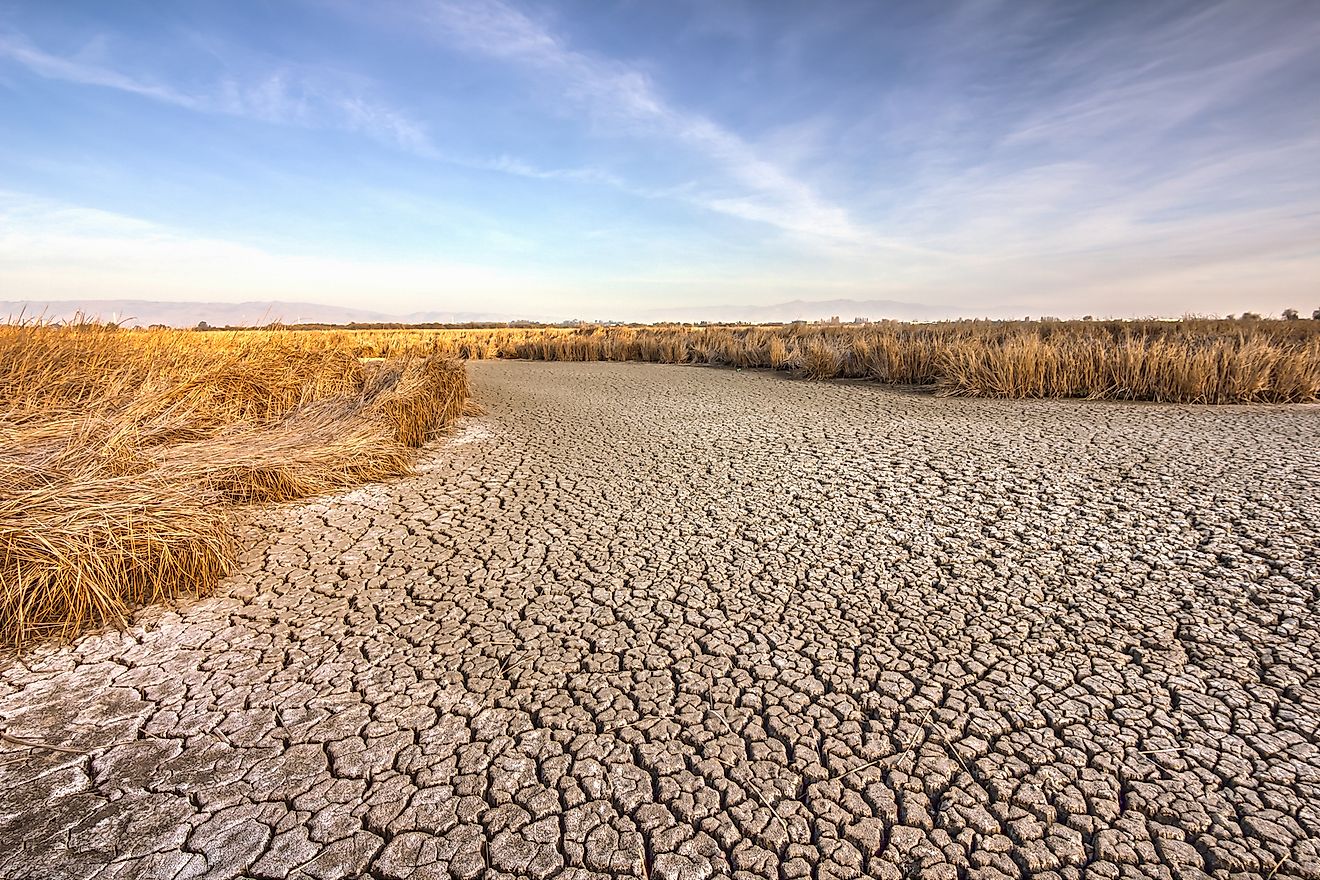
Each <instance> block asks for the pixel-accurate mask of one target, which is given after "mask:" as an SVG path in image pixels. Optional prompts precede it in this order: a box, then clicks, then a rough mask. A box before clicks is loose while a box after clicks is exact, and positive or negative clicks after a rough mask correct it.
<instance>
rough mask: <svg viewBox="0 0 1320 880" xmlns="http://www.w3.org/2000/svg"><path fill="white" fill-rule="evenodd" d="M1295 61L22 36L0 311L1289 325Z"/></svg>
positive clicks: (1029, 31)
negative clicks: (51, 306)
mask: <svg viewBox="0 0 1320 880" xmlns="http://www.w3.org/2000/svg"><path fill="white" fill-rule="evenodd" d="M1316 45H1320V7H1317V6H1315V5H1314V4H1312V3H1308V2H1289V0H1280V2H1277V3H1271V4H1251V3H1246V2H1211V3H1204V2H1173V3H1160V4H1140V3H1135V2H1118V3H1111V4H1103V5H1098V4H1091V3H1085V2H1069V3H1044V2H1027V3H1008V2H971V0H968V2H951V3H948V4H943V5H941V6H940V7H939V8H938V10H935V9H933V5H931V4H921V3H915V2H912V3H889V4H884V5H880V4H871V3H844V2H836V3H825V4H819V5H805V4H794V3H754V2H751V0H746V2H742V0H725V2H712V3H702V2H697V0H688V2H675V3H668V4H635V3H629V2H618V3H594V2H587V0H578V2H557V3H551V2H513V0H509V2H500V0H471V2H457V0H454V2H448V0H433V2H421V0H418V2H400V3H397V4H389V5H366V4H355V3H351V2H347V0H331V2H326V3H313V2H310V0H308V2H291V3H287V4H279V5H256V4H242V3H239V4H221V3H214V2H199V3H193V4H188V5H186V6H171V7H165V8H163V9H162V8H157V7H154V6H151V5H149V4H139V3H121V4H112V5H103V4H93V3H67V4H59V7H58V8H56V7H55V5H54V4H40V3H24V2H17V3H8V4H4V5H2V6H0V116H2V117H3V120H4V129H5V133H6V134H5V137H4V139H3V141H0V300H10V301H16V300H36V301H49V300H112V299H133V300H161V301H173V302H187V301H197V300H203V301H215V302H228V303H240V302H248V301H254V300H280V301H300V302H309V303H324V304H326V305H329V306H337V307H342V308H356V309H362V310H369V311H373V312H380V313H385V314H401V315H402V314H411V313H419V312H456V313H491V314H507V315H511V316H521V315H556V316H559V315H562V316H565V317H567V316H578V317H593V318H615V319H620V320H628V319H632V318H635V317H638V316H643V315H647V314H653V313H658V312H663V311H665V310H694V311H695V310H700V309H710V308H730V309H735V310H737V309H745V310H748V311H751V310H755V309H758V308H765V307H768V306H773V305H777V304H782V303H786V302H792V301H796V300H806V301H823V300H895V301H900V302H905V303H914V304H918V305H919V306H921V307H924V308H929V309H932V310H936V311H938V310H941V309H944V310H948V309H965V310H967V311H968V312H969V313H975V312H976V311H977V310H990V309H1002V308H1008V307H1012V308H1014V309H1016V310H1018V312H1019V313H1020V314H1033V315H1041V314H1051V315H1060V316H1064V317H1067V316H1072V315H1080V314H1083V313H1092V314H1095V315H1097V316H1100V315H1115V316H1123V315H1130V316H1137V315H1170V316H1171V315H1179V314H1184V313H1195V314H1227V313H1240V312H1242V311H1244V310H1250V311H1255V312H1262V313H1266V314H1277V313H1278V312H1279V311H1281V310H1282V309H1284V308H1288V307H1291V308H1297V309H1299V310H1302V311H1303V312H1304V313H1305V314H1309V313H1310V311H1311V310H1312V309H1313V308H1315V307H1317V306H1320V289H1317V287H1316V282H1315V279H1316V278H1320V175H1316V174H1315V173H1314V171H1311V172H1308V171H1306V169H1307V168H1311V169H1315V168H1317V167H1320V55H1317V53H1315V52H1314V51H1313V48H1314V46H1316ZM843 317H844V318H845V320H846V319H848V318H850V317H852V316H850V315H844V316H843Z"/></svg>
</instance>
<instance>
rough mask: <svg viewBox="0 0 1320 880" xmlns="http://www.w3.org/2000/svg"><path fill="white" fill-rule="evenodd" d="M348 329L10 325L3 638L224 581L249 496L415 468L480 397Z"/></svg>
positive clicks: (2, 387) (452, 367) (0, 606)
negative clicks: (383, 353) (371, 354)
mask: <svg viewBox="0 0 1320 880" xmlns="http://www.w3.org/2000/svg"><path fill="white" fill-rule="evenodd" d="M351 343H352V340H351V339H350V338H348V337H345V336H343V335H339V334H312V333H297V334H295V333H280V332H259V333H241V334H201V333H189V332H174V331H150V332H130V331H124V330H116V329H114V328H112V327H106V326H99V325H83V326H73V327H63V328H56V327H42V326H23V327H16V326H7V327H0V643H5V644H9V645H21V644H22V643H23V642H24V641H26V640H28V639H31V638H33V637H37V636H67V635H71V634H72V633H75V632H77V631H78V630H80V629H83V628H85V627H88V626H97V625H101V624H105V623H121V622H122V621H123V620H124V618H125V615H126V614H127V612H128V611H129V609H131V608H132V607H133V606H135V605H139V604H141V603H144V602H151V601H156V600H159V599H161V598H164V597H168V596H174V595H179V594H193V593H200V592H203V591H205V590H206V589H208V588H210V587H211V586H213V585H214V584H215V583H216V582H217V581H218V580H219V579H220V578H221V577H222V576H223V575H224V574H225V573H226V572H227V571H228V570H229V567H230V565H231V563H232V560H233V558H234V546H233V542H232V537H231V535H232V529H231V523H230V519H229V511H230V509H231V508H232V507H233V506H234V505H238V504H248V503H253V502H271V501H284V500H289V499H294V498H300V497H304V496H307V495H312V494H317V493H321V492H326V491H330V490H334V489H338V488H342V487H345V486H351V485H355V484H358V483H361V482H364V481H368V480H376V479H382V478H385V477H390V476H395V475H399V474H403V473H406V472H407V471H408V469H409V467H410V465H411V462H412V460H413V457H414V455H415V452H414V450H415V448H416V447H418V446H420V445H421V444H422V443H424V442H425V441H426V440H427V439H428V437H430V436H431V435H432V434H433V433H434V432H435V431H436V430H437V429H439V428H441V427H443V426H445V425H447V424H448V423H450V422H451V421H452V420H453V419H454V418H455V417H456V416H457V415H458V414H459V413H460V412H461V411H462V410H463V408H464V406H465V404H466V401H467V382H466V377H465V374H464V371H463V368H462V366H461V365H460V364H458V363H456V362H454V361H452V360H448V359H446V358H444V357H443V356H439V355H436V354H432V353H422V352H421V351H420V349H419V348H418V347H417V346H413V347H412V350H411V351H410V352H407V353H400V354H399V356H397V357H392V358H391V359H388V360H383V361H377V362H373V363H363V362H362V360H360V359H359V357H358V355H357V353H356V350H355V348H354V347H353V346H352V344H351Z"/></svg>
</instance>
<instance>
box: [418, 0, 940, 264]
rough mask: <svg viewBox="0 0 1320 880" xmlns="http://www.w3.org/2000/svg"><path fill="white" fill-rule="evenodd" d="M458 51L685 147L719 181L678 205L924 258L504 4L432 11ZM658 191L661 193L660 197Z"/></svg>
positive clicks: (640, 74)
mask: <svg viewBox="0 0 1320 880" xmlns="http://www.w3.org/2000/svg"><path fill="white" fill-rule="evenodd" d="M420 15H421V18H422V20H423V21H424V23H425V24H426V25H427V26H428V27H429V29H430V31H431V32H432V33H433V34H434V35H435V36H436V37H438V38H439V39H441V40H443V41H445V42H446V43H448V44H451V45H455V46H458V47H460V48H462V49H465V50H467V51H470V52H474V53H479V54H481V55H485V56H489V57H491V58H496V59H501V60H503V61H506V62H509V63H511V64H514V65H518V66H520V67H522V68H524V69H525V70H526V71H528V72H529V73H531V74H534V75H535V76H537V77H539V78H541V79H543V80H548V81H551V82H553V83H555V84H556V86H557V88H558V90H559V92H560V94H561V95H562V96H563V97H564V98H565V99H567V100H568V101H570V102H571V103H572V104H573V106H574V107H575V108H576V109H577V110H579V111H581V112H584V113H586V114H588V115H589V117H590V118H591V119H592V121H593V122H595V123H596V124H598V125H601V126H604V127H608V128H609V129H610V130H614V131H620V132H623V133H628V134H632V135H637V136H644V137H649V138H663V139H666V140H669V141H671V142H676V143H679V144H682V145H684V146H686V147H688V148H690V149H692V150H694V151H696V152H697V153H698V154H700V155H702V156H704V157H705V158H706V159H707V160H708V161H709V162H710V163H711V165H712V166H713V170H715V171H716V172H718V174H717V177H716V180H715V181H714V185H711V182H705V181H688V182H686V185H680V186H674V187H671V188H668V189H666V190H665V192H666V193H667V194H668V195H670V196H671V197H676V198H681V199H683V200H685V201H688V202H691V203H693V204H696V205H699V206H701V207H703V208H706V209H708V210H711V211H717V212H719V213H722V214H727V215H730V216H734V217H739V218H742V219H746V220H753V221H757V222H760V223H766V224H769V225H771V226H774V227H777V228H779V229H780V230H783V231H785V232H789V233H792V234H794V235H796V236H798V237H802V238H807V239H814V240H817V241H823V242H827V243H829V242H832V243H835V244H845V245H864V246H868V247H892V248H895V249H899V250H916V248H913V247H912V246H911V245H909V244H907V243H904V242H900V241H897V240H888V239H884V238H883V237H881V236H878V235H876V234H875V232H874V231H873V230H869V229H867V228H865V227H864V226H862V225H859V224H858V223H857V222H856V221H855V220H854V219H853V218H852V217H851V216H850V214H849V212H848V211H847V209H846V208H844V207H843V206H841V205H839V204H837V203H834V202H832V201H830V200H829V199H827V198H825V197H824V196H822V195H821V194H820V193H819V192H817V191H816V189H815V188H813V187H812V186H811V185H810V184H809V183H807V182H805V181H804V180H802V179H801V178H800V177H798V176H795V175H794V174H793V173H792V172H791V171H789V170H788V169H785V168H783V167H780V166H779V165H777V164H776V163H774V162H772V161H770V160H768V159H766V158H765V157H764V156H763V155H762V154H761V152H760V151H759V150H758V149H757V148H756V147H755V146H754V145H753V144H751V143H749V142H748V141H746V140H745V139H743V138H742V137H739V136H738V135H737V134H735V133H734V132H732V131H730V130H729V129H727V128H725V127H722V126H721V125H719V124H718V123H716V122H715V121H713V120H711V119H709V118H707V117H706V116H704V115H702V114H700V113H695V112H692V111H688V110H684V109H683V108H680V107H677V106H675V105H674V104H673V103H671V102H670V101H668V100H667V99H666V98H665V97H664V95H663V94H662V93H661V92H660V90H659V89H658V88H657V87H656V85H655V84H654V83H653V81H652V80H651V78H650V77H649V76H648V75H647V73H646V72H645V71H644V70H641V69H638V68H637V67H634V66H631V65H629V64H627V63H624V62H621V61H617V60H613V59H608V58H602V57H599V56H596V55H593V54H590V53H588V52H585V51H580V50H577V49H574V48H573V47H572V46H571V45H569V43H568V42H567V41H566V40H565V39H564V38H562V37H561V36H559V35H557V34H556V33H554V32H553V31H552V30H551V29H549V28H548V27H546V26H544V25H542V24H540V23H538V22H536V21H534V20H533V19H532V18H531V17H529V16H528V15H526V14H524V13H523V12H521V11H520V10H518V9H515V8H513V7H512V6H510V5H508V4H506V3H503V2H501V0H474V2H456V0H442V2H439V3H433V4H428V5H427V6H425V7H424V8H423V11H422V12H421V13H420ZM656 191H658V190H654V189H653V190H652V192H656Z"/></svg>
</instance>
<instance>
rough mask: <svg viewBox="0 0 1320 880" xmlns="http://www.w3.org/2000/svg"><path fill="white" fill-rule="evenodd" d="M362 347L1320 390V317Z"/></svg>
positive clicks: (1023, 388)
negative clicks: (1314, 319)
mask: <svg viewBox="0 0 1320 880" xmlns="http://www.w3.org/2000/svg"><path fill="white" fill-rule="evenodd" d="M350 338H351V340H352V342H351V343H349V344H350V345H351V346H352V347H353V348H354V350H355V351H356V352H357V353H359V354H363V355H378V356H379V355H383V354H385V353H387V352H388V353H394V352H398V351H408V350H418V351H426V352H431V353H443V354H449V355H452V356H455V357H462V358H494V357H503V358H524V359H532V360H558V361H650V362H659V363H673V364H709V365H727V366H734V367H765V368H769V369H774V370H789V371H794V372H796V373H797V374H799V375H802V376H805V377H807V378H811V379H832V378H855V379H870V380H873V381H878V382H887V383H893V384H900V385H924V386H930V387H932V388H934V389H935V390H937V391H938V392H940V393H942V394H950V395H967V396H977V397H1015V398H1033V397H1083V398H1092V399H1118V400H1154V401H1164V402H1177V403H1298V402H1306V401H1314V400H1316V399H1318V398H1320V321H1306V320H1296V321H1282V320H1239V321H1234V320H1219V319H1197V318H1191V319H1184V320H1181V321H1052V320H1042V321H946V322H940V323H934V324H907V323H901V322H896V321H880V322H876V323H873V324H861V325H821V324H791V325H777V326H776V325H769V326H760V327H752V326H722V327H715V326H711V327H706V326H690V325H659V326H649V327H647V326H608V327H601V326H584V327H581V328H576V329H574V328H561V327H548V328H520V329H493V330H492V329H482V330H477V329H472V330H469V329H454V330H364V331H353V332H352V333H351V334H350Z"/></svg>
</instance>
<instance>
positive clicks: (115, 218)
mask: <svg viewBox="0 0 1320 880" xmlns="http://www.w3.org/2000/svg"><path fill="white" fill-rule="evenodd" d="M0 290H5V291H6V292H8V295H9V296H10V297H21V298H23V299H32V300H60V299H79V300H82V299H87V300H96V299H118V298H136V299H143V298H145V299H160V300H170V301H174V300H190V299H192V300H218V301H231V302H232V301H242V300H251V299H293V300H307V301H313V302H322V303H327V304H332V305H357V306H360V305H361V304H362V301H363V300H362V295H363V292H364V291H368V290H388V291H389V292H390V307H389V309H386V310H387V311H388V310H395V311H400V312H405V311H412V310H417V309H424V308H425V309H436V310H445V309H452V310H455V311H472V310H473V303H478V302H479V303H482V308H483V309H489V310H492V311H500V310H501V309H508V310H510V311H517V310H518V306H517V305H516V303H517V301H518V299H519V298H520V297H526V296H527V295H528V293H529V292H530V293H532V294H533V295H534V296H535V295H539V296H542V297H546V298H549V299H560V300H562V299H563V298H564V296H565V294H566V293H567V292H568V291H567V290H566V289H565V288H563V287H559V286H556V285H555V283H554V282H551V281H547V280H544V279H537V278H532V277H528V276H526V275H523V274H519V273H515V272H509V271H504V270H500V269H495V268H492V267H489V266H482V265H476V264H465V263H461V262H453V261H442V260H434V259H432V260H418V261H401V260H366V259H349V258H342V257H337V256H326V255H315V254H311V255H309V254H299V253H281V252H277V251H272V250H267V249H265V248H261V247H255V246H253V245H251V244H247V243H243V242H236V241H231V240H227V239H223V238H214V237H209V236H204V235H196V234H192V233H189V232H187V231H184V230H178V229H174V228H171V227H167V226H162V225H159V224H156V223H151V222H148V221H144V220H141V219H138V218H134V217H129V216H125V215H122V214H117V213H113V212H109V211H101V210H97V209H92V208H86V207H82V206H78V205H70V204H65V203H62V202H58V201H53V200H50V199H45V198H39V197H34V196H30V195H27V194H23V193H15V192H6V191H4V190H0Z"/></svg>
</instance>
